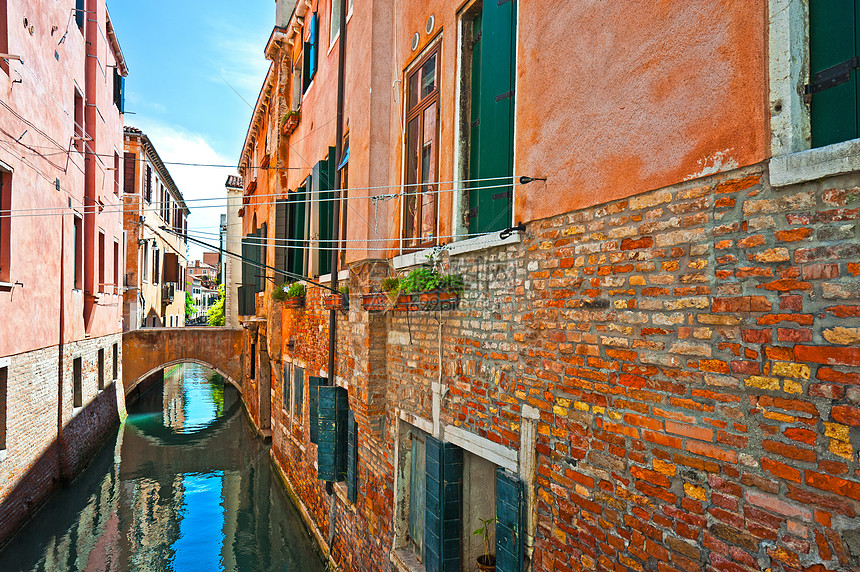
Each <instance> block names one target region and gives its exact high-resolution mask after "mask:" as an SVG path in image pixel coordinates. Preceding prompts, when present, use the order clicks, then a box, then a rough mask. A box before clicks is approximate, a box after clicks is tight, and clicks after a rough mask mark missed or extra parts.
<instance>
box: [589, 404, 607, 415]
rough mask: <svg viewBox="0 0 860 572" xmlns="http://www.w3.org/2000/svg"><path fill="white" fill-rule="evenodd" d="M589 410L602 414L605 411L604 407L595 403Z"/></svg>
mask: <svg viewBox="0 0 860 572" xmlns="http://www.w3.org/2000/svg"><path fill="white" fill-rule="evenodd" d="M591 412H592V413H594V414H595V415H603V414H604V413H606V408H605V407H598V406H597V405H595V406H594V407H593V408H592V409H591Z"/></svg>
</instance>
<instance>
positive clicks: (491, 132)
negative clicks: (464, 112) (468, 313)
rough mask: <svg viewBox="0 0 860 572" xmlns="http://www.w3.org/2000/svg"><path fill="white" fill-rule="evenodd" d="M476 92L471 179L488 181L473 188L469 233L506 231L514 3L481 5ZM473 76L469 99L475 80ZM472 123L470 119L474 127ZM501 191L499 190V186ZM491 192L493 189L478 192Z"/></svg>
mask: <svg viewBox="0 0 860 572" xmlns="http://www.w3.org/2000/svg"><path fill="white" fill-rule="evenodd" d="M476 24H477V25H478V26H480V34H481V39H480V42H479V43H478V44H477V46H476V47H478V50H479V54H478V55H479V57H480V65H479V66H478V75H479V78H478V88H477V90H478V92H479V98H480V102H479V106H478V112H479V116H478V117H477V119H479V120H480V122H479V124H478V127H479V135H478V141H477V143H478V145H477V146H478V150H477V165H474V161H475V157H474V154H473V153H472V150H471V149H470V160H472V161H473V165H472V167H471V169H470V173H471V175H470V178H473V179H491V180H488V181H478V182H476V183H472V185H471V186H472V191H471V192H470V194H469V206H470V207H471V208H475V207H477V209H478V210H477V212H475V213H474V216H473V217H471V218H470V219H469V232H471V233H479V232H490V231H493V230H500V229H504V228H507V227H508V226H510V224H511V215H512V212H513V208H512V205H513V186H512V185H509V184H508V183H511V178H512V177H513V171H514V89H515V84H516V2H514V1H510V2H503V3H499V2H484V4H483V9H482V13H481V17H480V21H477V22H476ZM474 75H475V74H474V73H473V78H472V82H473V87H472V89H473V99H474V90H475V87H474V85H475V78H474ZM474 121H475V118H473V122H474ZM500 185H504V186H500ZM481 187H493V188H481Z"/></svg>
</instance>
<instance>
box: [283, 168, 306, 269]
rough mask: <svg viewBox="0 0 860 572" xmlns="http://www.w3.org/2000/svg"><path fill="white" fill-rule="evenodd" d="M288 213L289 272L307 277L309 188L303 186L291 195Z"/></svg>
mask: <svg viewBox="0 0 860 572" xmlns="http://www.w3.org/2000/svg"><path fill="white" fill-rule="evenodd" d="M287 200H289V209H288V213H287V218H288V221H287V223H288V225H289V230H288V232H289V238H290V239H291V240H290V242H289V246H290V248H289V250H288V252H287V270H289V271H290V272H292V273H293V274H296V275H298V276H304V275H305V259H306V257H305V253H306V252H307V243H306V242H305V238H306V234H307V233H306V232H305V228H306V219H305V208H306V204H307V187H306V186H304V185H303V186H301V187H299V188H298V189H296V191H295V192H294V193H290V195H289V198H288V199H287Z"/></svg>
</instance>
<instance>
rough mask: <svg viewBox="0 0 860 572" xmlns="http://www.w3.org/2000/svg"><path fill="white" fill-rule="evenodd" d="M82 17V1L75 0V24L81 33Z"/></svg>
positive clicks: (82, 27) (82, 26) (83, 14)
mask: <svg viewBox="0 0 860 572" xmlns="http://www.w3.org/2000/svg"><path fill="white" fill-rule="evenodd" d="M84 16H85V13H84V0H75V23H76V24H77V25H78V28H80V29H81V31H83V29H84Z"/></svg>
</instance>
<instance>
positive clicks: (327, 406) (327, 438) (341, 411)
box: [317, 385, 349, 483]
mask: <svg viewBox="0 0 860 572" xmlns="http://www.w3.org/2000/svg"><path fill="white" fill-rule="evenodd" d="M348 414H349V394H348V393H347V390H346V389H344V388H342V387H335V386H332V385H323V386H320V388H319V443H318V445H319V446H318V448H317V466H318V467H319V471H318V477H319V479H320V480H322V481H328V482H331V483H337V482H340V481H343V480H344V479H346V473H347V462H346V453H347V451H346V449H347V434H348V433H347V431H348V430H347V424H348Z"/></svg>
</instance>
